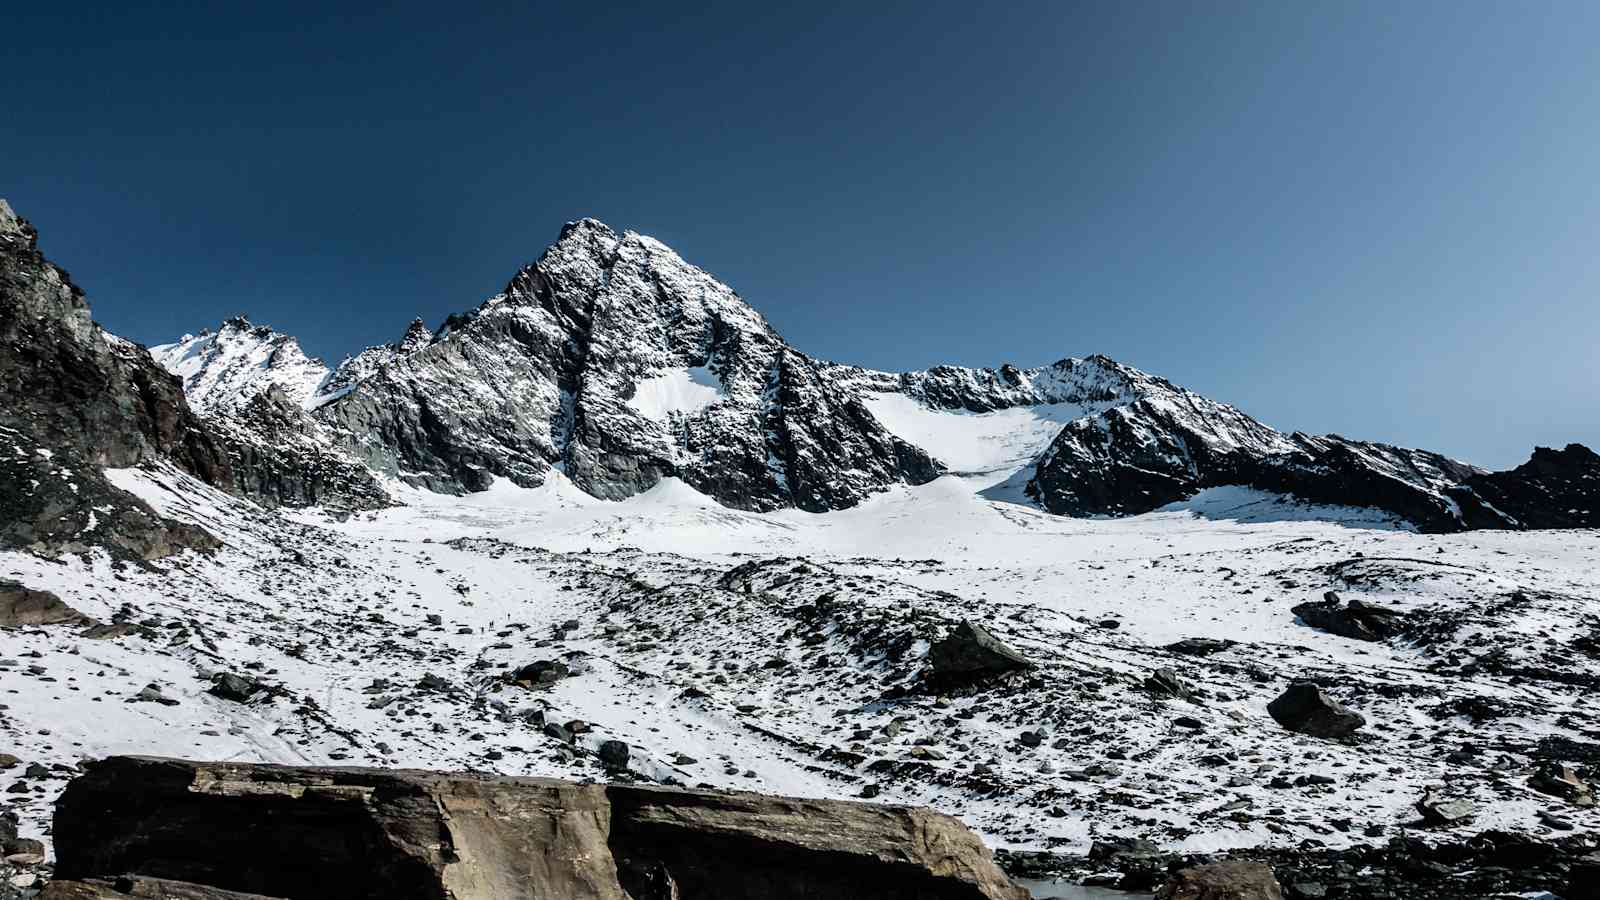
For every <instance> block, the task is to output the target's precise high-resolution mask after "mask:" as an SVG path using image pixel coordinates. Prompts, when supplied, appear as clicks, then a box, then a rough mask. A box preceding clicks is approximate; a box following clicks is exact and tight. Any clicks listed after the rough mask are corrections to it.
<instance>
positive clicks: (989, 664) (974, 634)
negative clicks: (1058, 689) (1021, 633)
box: [928, 619, 1033, 686]
mask: <svg viewBox="0 0 1600 900" xmlns="http://www.w3.org/2000/svg"><path fill="white" fill-rule="evenodd" d="M1032 667H1033V663H1032V662H1030V661H1029V660H1028V658H1027V657H1025V656H1023V655H1022V654H1021V653H1018V652H1017V651H1015V650H1013V649H1011V648H1010V647H1007V646H1006V645H1005V644H1003V643H1001V641H1000V639H999V638H997V637H995V636H994V635H992V634H990V633H989V631H988V629H986V628H984V627H983V626H982V625H979V624H977V623H975V622H972V621H969V620H967V619H962V620H961V624H959V625H957V626H956V627H954V628H952V629H950V633H949V634H947V635H945V636H944V638H943V639H941V640H939V641H938V642H937V643H935V644H934V645H933V646H931V647H929V648H928V680H929V682H930V683H932V684H934V685H935V686H950V685H956V684H961V683H966V682H972V681H977V680H981V679H984V678H988V677H991V676H994V675H1003V674H1005V673H1006V672H1013V671H1016V670H1018V669H1029V668H1032Z"/></svg>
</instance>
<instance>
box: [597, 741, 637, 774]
mask: <svg viewBox="0 0 1600 900" xmlns="http://www.w3.org/2000/svg"><path fill="white" fill-rule="evenodd" d="M629 754H630V750H629V747H628V745H627V744H626V743H624V742H623V741H605V742H603V743H602V744H601V745H600V763H601V765H604V766H605V767H606V768H608V769H626V768H627V767H628V756H629Z"/></svg>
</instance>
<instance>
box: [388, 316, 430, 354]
mask: <svg viewBox="0 0 1600 900" xmlns="http://www.w3.org/2000/svg"><path fill="white" fill-rule="evenodd" d="M432 342H433V329H431V328H429V327H428V326H427V324H426V323H424V322H423V321H422V318H421V317H420V316H419V317H417V318H415V319H412V320H411V324H410V325H407V326H406V333H405V334H402V335H400V340H398V341H396V342H395V345H394V348H395V350H396V351H397V352H399V353H413V352H415V351H417V350H421V349H422V348H423V347H426V346H428V345H429V344H430V343H432Z"/></svg>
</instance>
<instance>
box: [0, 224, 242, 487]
mask: <svg viewBox="0 0 1600 900" xmlns="http://www.w3.org/2000/svg"><path fill="white" fill-rule="evenodd" d="M0 345H4V346H5V347H6V352H5V354H3V355H0V427H4V428H8V429H11V430H14V431H16V432H19V433H21V434H26V435H29V436H31V437H33V438H35V439H36V440H37V441H38V442H39V445H40V446H44V447H49V448H51V449H53V450H55V451H65V450H72V451H75V452H76V453H77V454H78V455H79V456H80V458H82V459H83V460H84V461H86V462H89V463H92V464H94V465H96V466H114V467H122V466H133V465H137V464H139V463H142V462H150V461H153V460H156V459H170V460H172V461H173V462H175V463H177V464H178V465H179V466H180V467H182V468H184V469H187V470H188V471H190V472H192V473H194V474H195V475H197V476H199V477H200V478H201V479H203V480H205V481H206V482H209V483H211V484H226V483H227V482H228V480H229V472H228V464H227V459H226V457H225V455H224V453H223V452H222V449H221V448H220V447H219V446H218V445H217V442H216V441H215V440H214V439H213V438H212V437H211V436H210V435H209V434H208V433H207V432H206V430H205V429H204V428H203V427H201V426H200V423H199V421H198V419H197V418H196V417H195V415H194V414H193V413H192V412H190V410H189V406H188V404H187V403H186V402H185V401H184V396H183V390H182V388H181V387H180V386H179V385H178V382H177V379H175V378H173V377H172V376H171V375H170V374H168V373H167V372H166V371H164V370H163V369H162V368H161V367H160V366H158V365H156V363H155V361H154V360H152V359H151V358H150V355H149V354H148V353H147V352H145V351H144V350H143V349H142V348H140V347H138V346H136V345H134V344H130V343H128V342H127V341H124V340H122V339H121V338H118V337H116V336H114V335H111V334H108V333H106V332H105V331H104V330H102V329H101V328H100V326H98V325H96V324H95V323H94V321H93V320H92V319H90V318H89V305H88V303H86V302H85V301H84V297H83V292H82V291H81V290H79V289H78V286H77V285H75V284H73V283H72V279H71V278H70V277H68V275H67V273H66V272H65V271H63V270H61V269H60V268H58V267H56V266H54V265H52V264H51V263H50V262H49V261H47V260H46V259H45V258H44V255H43V254H41V253H40V252H39V246H38V233H37V232H36V231H34V229H33V226H31V225H29V224H28V222H27V221H26V220H25V219H21V218H18V217H17V215H16V214H15V213H13V212H12V210H11V207H10V206H8V205H6V204H5V202H4V201H0Z"/></svg>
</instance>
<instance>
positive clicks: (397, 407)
mask: <svg viewBox="0 0 1600 900" xmlns="http://www.w3.org/2000/svg"><path fill="white" fill-rule="evenodd" d="M261 337H262V340H263V341H265V342H267V343H269V344H271V345H273V346H275V347H277V346H283V347H289V346H293V347H295V349H298V348H297V345H295V344H293V339H292V338H289V339H287V340H285V339H284V338H282V337H279V336H277V334H276V333H275V332H273V333H269V334H264V335H262V336H261ZM257 355H260V353H259V351H258V352H257ZM158 356H160V354H158ZM294 361H295V360H294V358H293V356H292V354H291V355H290V362H291V363H293V362H294ZM180 367H181V364H180ZM261 371H262V372H264V373H268V374H265V375H263V376H262V380H265V381H269V382H270V381H271V380H272V378H271V375H270V367H268V368H264V369H262V370H261ZM697 373H698V374H697ZM307 378H309V379H312V380H317V382H318V384H317V386H316V387H315V388H313V389H309V393H310V394H311V399H309V400H308V401H307V402H306V403H305V405H306V406H307V408H308V410H310V411H311V412H312V414H313V416H314V417H315V418H316V419H317V420H318V421H319V422H320V423H322V426H323V427H324V428H326V429H328V430H330V431H331V432H332V433H333V434H334V435H336V439H337V441H338V442H340V443H342V446H343V447H344V448H345V449H346V450H347V451H349V452H350V453H352V454H354V455H355V456H356V457H358V458H360V459H362V461H363V462H365V463H366V464H367V465H368V466H370V467H371V468H373V469H374V470H376V471H378V472H381V473H383V474H385V475H388V476H392V477H397V478H399V479H400V480H402V481H408V482H410V483H412V484H414V485H417V486H421V487H426V488H428V489H431V490H442V491H446V492H470V491H475V490H481V489H483V488H485V487H487V486H488V484H489V483H490V482H491V481H492V480H493V479H494V478H500V477H504V478H508V479H510V480H511V481H513V482H515V483H517V484H519V485H522V486H536V485H538V484H542V483H543V482H544V480H545V479H546V478H547V477H548V474H549V473H550V472H551V471H553V470H554V469H556V468H560V469H561V470H562V471H563V472H564V473H565V474H566V475H567V476H568V477H570V478H572V480H573V481H574V482H575V483H577V484H578V485H579V486H580V487H581V488H582V489H584V490H585V491H587V492H589V493H591V494H594V495H595V496H598V497H602V498H606V499H621V498H623V497H627V496H631V495H633V494H637V493H639V492H641V491H643V490H647V489H648V488H649V487H650V486H651V485H653V484H655V483H656V482H657V481H659V480H660V479H661V478H664V477H679V478H682V479H683V480H684V481H686V482H687V483H689V484H690V485H691V486H692V487H695V488H696V489H697V490H700V491H701V492H702V493H705V494H707V495H709V496H711V497H713V498H714V499H716V500H717V501H718V502H720V503H723V504H724V505H727V506H732V507H735V508H740V509H750V510H756V511H762V510H769V509H776V508H780V507H783V506H796V507H799V508H801V509H807V510H810V511H823V510H827V509H838V508H845V507H848V506H853V505H855V504H857V503H859V502H860V501H861V500H862V499H864V498H865V497H866V496H868V495H870V494H872V493H875V492H877V491H881V490H883V489H886V488H887V487H889V486H891V485H893V484H895V483H907V484H919V483H922V482H924V481H927V480H929V479H931V478H933V477H938V476H939V475H940V474H945V473H949V472H951V471H958V470H960V468H961V467H960V466H952V465H950V464H948V463H947V462H946V461H945V460H944V459H942V458H941V452H942V450H941V448H940V447H937V446H927V445H925V444H926V443H927V442H926V441H925V442H924V443H923V444H919V442H918V440H919V439H918V437H916V436H913V435H910V434H902V433H900V432H899V431H896V427H890V426H888V425H886V423H885V421H884V417H885V416H888V417H889V418H895V416H894V415H893V411H892V410H890V409H889V408H888V407H887V406H886V405H885V398H892V397H902V398H905V399H907V400H910V401H913V402H915V403H917V404H920V406H921V407H922V408H924V409H925V410H927V411H930V412H937V413H950V414H956V415H970V416H983V415H990V414H996V413H1002V412H1006V411H1015V410H1019V409H1025V408H1040V407H1048V408H1050V415H1051V416H1053V417H1058V418H1061V419H1063V421H1061V422H1060V423H1059V424H1060V428H1059V429H1058V430H1055V431H1054V433H1052V434H1049V435H1048V437H1049V441H1048V442H1047V443H1044V444H1039V440H1041V439H1042V438H1043V437H1045V436H1046V432H1047V431H1049V430H1051V429H1052V428H1053V426H1054V425H1055V424H1056V423H1055V422H1054V421H1045V422H1042V423H1036V424H1033V425H1030V427H1032V428H1034V429H1035V431H1034V433H1033V434H1031V435H1030V436H1028V438H1027V439H1023V438H1018V439H1017V440H1015V441H1012V443H1014V444H1015V448H1016V451H1017V452H1018V453H1019V454H1022V455H1020V456H1018V458H1017V460H1006V461H996V465H1003V464H1006V463H1009V462H1014V461H1020V462H1022V463H1023V466H1021V467H1019V470H1018V473H1016V474H1014V476H1013V480H1014V481H1015V482H1016V483H1017V484H1019V485H1020V486H1021V494H1022V496H1024V497H1025V498H1027V500H1028V501H1029V502H1032V503H1034V504H1036V505H1038V506H1040V507H1042V508H1044V509H1046V510H1048V511H1050V512H1054V513H1058V514H1066V515H1078V516H1083V515H1126V514H1135V513H1141V512H1148V511H1151V510H1154V509H1157V508H1160V507H1161V506H1163V505H1166V504H1168V503H1171V502H1175V501H1179V500H1183V499H1185V498H1187V497H1190V496H1193V495H1194V494H1195V493H1197V492H1198V491H1200V490H1203V489H1205V488H1208V487H1215V486H1222V485H1229V484H1239V485H1246V486H1251V487H1258V488H1261V489H1265V490H1270V491H1275V492H1278V493H1285V494H1292V495H1294V496H1297V497H1300V498H1302V499H1304V500H1307V501H1311V502H1315V503H1336V504H1344V505H1355V506H1372V507H1375V508H1379V509H1383V510H1386V511H1388V512H1390V513H1392V514H1394V515H1397V516H1399V517H1401V518H1403V519H1405V520H1406V521H1408V522H1411V523H1412V524H1413V525H1415V526H1417V527H1419V528H1423V529H1425V530H1441V531H1450V530H1460V529H1464V528H1517V527H1530V525H1529V523H1530V522H1532V523H1537V524H1535V525H1533V526H1532V527H1540V525H1545V524H1548V523H1549V522H1552V521H1562V522H1580V523H1587V522H1600V518H1597V516H1600V511H1597V510H1595V509H1594V506H1593V505H1587V506H1585V507H1584V508H1583V510H1581V511H1579V512H1577V513H1572V514H1563V515H1562V516H1559V517H1555V518H1554V519H1552V518H1551V517H1548V516H1540V515H1538V514H1537V512H1536V510H1534V509H1532V508H1530V507H1528V506H1527V504H1526V503H1519V501H1516V500H1513V499H1508V498H1505V497H1502V501H1503V503H1502V505H1511V506H1518V507H1519V508H1521V509H1522V513H1523V514H1522V515H1521V516H1520V517H1519V516H1515V515H1511V514H1507V513H1504V512H1502V511H1501V509H1500V506H1497V505H1496V504H1494V503H1490V502H1488V501H1486V500H1485V499H1484V498H1483V497H1481V496H1480V495H1479V490H1480V489H1481V490H1482V491H1484V492H1485V493H1486V494H1494V495H1504V493H1505V491H1506V490H1508V489H1511V490H1513V491H1515V490H1519V489H1522V488H1525V487H1526V485H1522V483H1521V482H1518V481H1517V480H1516V479H1509V480H1507V478H1499V480H1498V481H1497V480H1496V479H1497V477H1498V476H1497V473H1492V472H1489V471H1488V470H1485V469H1482V468H1480V467H1477V466H1472V465H1469V464H1466V463H1462V462H1459V461H1457V460H1453V459H1450V458H1448V457H1445V456H1443V455H1440V454H1436V453H1431V452H1429V451H1425V450H1418V449H1412V448H1403V447H1396V446H1392V445H1387V444H1381V443H1377V442H1370V441H1353V440H1349V439H1346V438H1343V437H1340V436H1338V435H1320V436H1319V435H1310V434H1305V433H1300V432H1294V433H1284V432H1280V431H1278V430H1276V429H1273V428H1271V427H1270V426H1267V425H1265V424H1263V423H1261V422H1260V421H1258V420H1256V419H1254V418H1253V417H1251V416H1249V415H1248V414H1246V413H1244V412H1243V411H1242V410H1239V409H1238V408H1237V407H1234V406H1232V405H1230V404H1227V403H1221V402H1218V401H1215V400H1211V399H1210V398H1206V397H1204V396H1202V395H1200V394H1197V393H1195V392H1193V391H1189V390H1188V389H1186V388H1183V387H1181V386H1179V385H1176V384H1174V383H1173V382H1171V381H1169V380H1167V379H1165V378H1162V377H1160V376H1157V375H1153V374H1150V373H1147V372H1144V371H1142V370H1140V369H1137V368H1135V367H1133V366H1129V365H1126V364H1124V363H1121V362H1118V361H1117V360H1114V359H1111V358H1110V357H1107V356H1104V355H1100V354H1093V355H1090V356H1086V357H1082V358H1075V357H1066V358H1063V359H1061V360H1058V361H1056V362H1054V363H1050V364H1048V365H1043V366H1035V367H1028V368H1022V367H1018V366H1015V365H1012V364H1009V363H1007V364H1002V365H1000V366H997V367H993V368H977V367H965V366H951V365H940V366H932V367H929V368H927V369H922V370H916V371H910V372H885V371H880V370H873V369H868V368H864V367H860V366H854V365H850V364H847V363H841V362H834V361H827V360H820V359H816V358H814V357H811V356H808V355H806V354H805V353H803V352H802V351H800V350H798V349H796V348H794V347H793V346H791V345H790V344H788V343H787V341H785V340H784V339H783V337H782V336H781V335H779V334H778V333H777V332H776V330H775V329H773V327H772V326H771V324H770V323H769V322H768V321H767V320H766V318H765V317H764V316H762V315H761V314H760V312H759V311H758V310H756V309H755V308H754V307H752V306H750V305H749V304H748V303H746V302H745V301H744V300H743V298H741V297H739V295H738V294H737V293H736V292H734V291H733V290H732V289H731V288H728V287H727V286H726V285H723V284H722V283H720V282H718V281H717V280H716V279H715V278H714V277H712V276H710V275H709V274H707V273H705V272H704V271H703V270H700V269H699V268H697V267H695V266H693V265H691V264H689V263H687V262H685V261H684V260H683V259H682V257H680V256H679V255H678V254H677V253H676V252H675V251H673V250H672V249H671V248H670V247H667V246H666V245H664V244H662V243H661V242H659V241H656V240H655V239H653V238H650V237H648V236H646V235H641V234H638V233H636V232H632V231H623V232H620V233H619V232H617V231H615V230H613V229H612V228H610V227H609V226H607V225H606V224H605V223H603V222H600V221H598V220H595V219H581V220H577V221H574V222H569V223H567V224H566V225H565V226H564V227H563V228H562V229H561V233H560V236H559V237H558V239H557V241H556V242H555V243H554V244H552V245H551V247H550V248H549V249H547V250H546V251H545V253H544V254H543V255H542V256H541V257H540V258H539V259H538V260H537V261H535V262H533V263H530V264H528V265H525V266H523V267H522V268H521V269H519V270H518V272H517V273H516V275H514V276H513V277H512V279H511V280H510V281H509V282H508V283H507V286H506V288H505V289H504V290H503V291H501V292H500V293H499V294H496V295H494V296H492V297H489V298H488V299H486V300H484V301H482V302H481V303H479V304H478V305H477V306H476V307H474V308H472V309H470V310H467V311H464V312H462V313H457V314H454V315H451V316H449V317H448V318H446V319H445V321H444V322H443V323H441V324H440V325H439V326H438V328H436V329H434V330H432V331H431V332H430V331H428V329H427V328H426V326H425V325H423V324H422V323H421V322H420V320H414V321H413V322H412V324H411V326H410V327H409V328H408V329H407V330H406V332H405V336H404V337H403V338H402V339H401V340H400V341H397V342H396V343H394V344H390V345H384V346H382V347H377V348H369V349H368V350H365V351H362V353H360V354H357V355H355V356H352V357H348V358H347V359H346V361H345V363H344V364H342V365H341V366H340V368H339V369H338V370H335V371H334V372H333V373H318V372H316V371H312V372H310V373H308V375H307ZM697 379H698V380H697ZM330 385H332V386H333V388H334V389H332V390H329V389H328V386H330ZM205 389H206V390H207V391H210V390H214V389H216V388H215V387H214V386H207V387H206V388H205ZM300 393H302V394H304V393H307V389H306V388H304V386H302V388H301V391H300ZM691 395H693V397H695V398H698V399H693V400H688V399H685V398H688V397H690V396H691ZM641 397H642V398H644V399H640V398H641ZM233 402H236V398H235V399H233V400H228V401H225V402H223V403H222V405H223V406H224V407H226V406H227V405H229V404H230V403H233ZM662 403H665V404H666V405H665V406H663V405H661V404H662ZM208 404H209V401H208V400H206V399H204V398H202V405H208ZM530 410H532V415H529V411H530ZM912 415H913V417H914V416H915V414H914V413H913V414H912ZM895 424H896V425H897V426H907V427H909V428H910V429H911V430H912V431H916V430H917V429H916V425H915V423H908V420H907V419H906V418H905V417H903V416H902V417H901V421H899V422H898V423H895ZM936 430H938V429H936ZM928 433H929V432H928V431H927V429H923V433H922V437H926V436H927V434H928ZM985 437H994V436H985ZM1030 441H1031V443H1030ZM1552 460H1556V461H1558V462H1559V464H1560V465H1562V466H1566V467H1567V469H1566V470H1565V471H1564V472H1563V474H1562V475H1561V476H1560V477H1559V478H1557V479H1556V480H1557V481H1559V482H1560V483H1561V484H1563V485H1565V488H1563V489H1564V490H1570V489H1572V488H1573V486H1575V485H1576V486H1579V487H1582V488H1584V489H1585V490H1587V488H1588V485H1589V484H1590V482H1591V481H1593V480H1594V478H1595V477H1597V475H1600V469H1597V468H1596V467H1593V466H1591V465H1590V464H1589V462H1588V459H1587V457H1584V456H1582V455H1581V454H1579V455H1571V454H1559V455H1557V456H1554V457H1548V458H1546V460H1545V462H1546V464H1547V465H1548V464H1550V463H1551V461H1552ZM986 462H988V461H986ZM1024 468H1026V469H1031V471H1027V472H1022V471H1021V469H1024ZM791 470H792V472H791ZM791 474H793V476H794V477H791ZM1507 485H1510V486H1511V487H1510V488H1508V487H1507ZM1518 485H1521V487H1520V488H1519V487H1517V486H1518ZM1544 489H1548V488H1544ZM1580 493H1581V492H1580ZM1585 502H1586V503H1587V501H1585Z"/></svg>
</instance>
